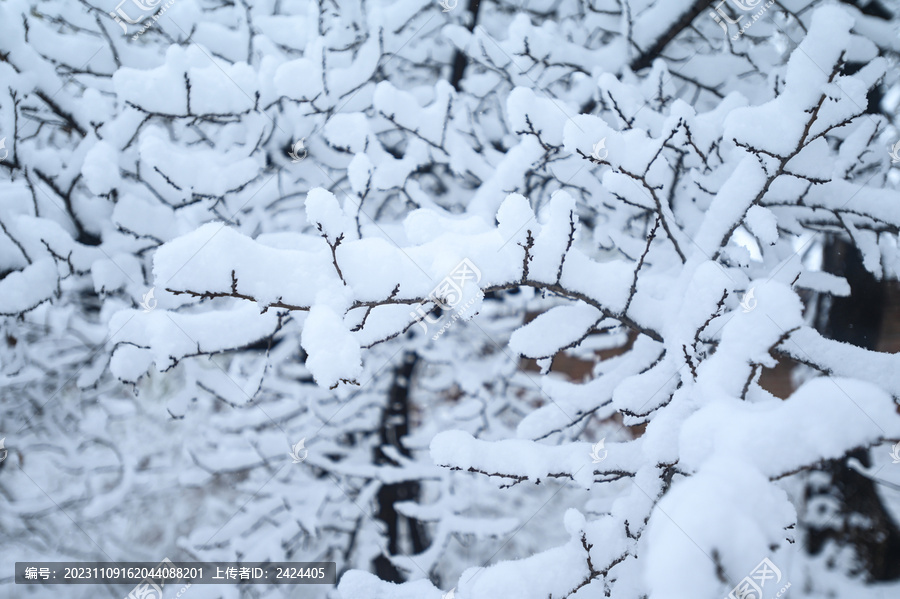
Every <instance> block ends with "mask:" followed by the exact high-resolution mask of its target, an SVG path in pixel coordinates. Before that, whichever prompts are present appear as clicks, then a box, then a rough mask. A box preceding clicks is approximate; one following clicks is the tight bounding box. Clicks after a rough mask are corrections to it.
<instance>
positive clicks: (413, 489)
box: [372, 353, 428, 583]
mask: <svg viewBox="0 0 900 599" xmlns="http://www.w3.org/2000/svg"><path fill="white" fill-rule="evenodd" d="M417 361H418V356H416V354H415V353H406V354H405V355H404V357H403V361H402V362H401V363H400V365H399V366H397V367H396V368H395V369H394V382H393V383H392V385H391V389H390V391H389V392H388V403H387V406H385V408H384V412H383V413H382V417H381V444H380V446H379V447H377V448H376V449H375V464H378V465H384V464H390V465H393V466H399V464H397V463H396V462H395V461H394V460H392V459H391V458H390V457H389V456H387V455H385V453H384V451H382V449H381V448H382V447H384V446H386V445H389V446H391V447H394V448H396V449H397V451H398V452H400V454H401V455H404V456H409V455H410V453H409V450H408V449H406V447H405V446H404V445H403V443H402V441H401V439H402V438H403V436H404V435H406V434H407V433H408V432H409V408H410V405H409V404H410V401H409V388H410V384H411V382H412V375H413V371H414V370H415V367H416V362H417ZM418 497H419V483H417V482H415V481H406V482H401V483H396V484H391V485H382V487H381V489H380V490H379V491H378V496H377V500H378V513H377V514H376V515H375V517H376V518H378V519H379V520H381V521H382V522H384V524H385V527H386V531H387V534H386V536H387V540H388V546H387V551H388V553H389V554H390V555H402V554H405V553H406V552H407V551H408V550H411V551H412V552H413V553H420V552H422V551H424V550H425V548H426V547H427V546H428V541H427V535H426V531H425V527H424V525H423V524H422V523H421V522H419V521H418V520H412V519H409V518H405V517H404V516H401V515H400V514H398V513H397V511H396V509H395V508H394V504H395V503H396V502H398V501H415V500H416V499H418ZM402 525H405V526H402ZM404 547H406V548H407V549H404ZM372 565H373V567H374V570H375V574H376V575H377V576H378V577H379V578H381V579H382V580H387V581H389V582H395V583H397V582H403V581H404V577H403V574H402V573H401V572H400V571H399V570H398V569H397V568H396V567H395V566H394V564H392V563H391V562H390V560H389V559H388V558H387V556H385V555H379V556H378V557H377V558H375V560H374V561H373V564H372Z"/></svg>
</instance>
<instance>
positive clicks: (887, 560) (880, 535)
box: [805, 238, 900, 580]
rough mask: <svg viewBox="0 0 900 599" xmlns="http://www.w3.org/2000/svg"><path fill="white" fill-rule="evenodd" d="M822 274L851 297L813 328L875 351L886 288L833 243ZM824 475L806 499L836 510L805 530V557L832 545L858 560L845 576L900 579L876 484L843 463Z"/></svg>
mask: <svg viewBox="0 0 900 599" xmlns="http://www.w3.org/2000/svg"><path fill="white" fill-rule="evenodd" d="M823 269H824V270H825V271H826V272H830V273H833V274H836V275H839V276H843V277H845V278H846V279H847V282H848V283H849V284H850V289H851V295H850V296H849V297H840V298H831V299H823V300H820V304H819V308H820V310H819V313H820V314H821V315H822V317H821V318H820V322H819V323H818V325H817V328H819V330H820V331H821V332H822V333H823V334H824V335H826V336H827V337H830V338H832V339H835V340H837V341H844V342H846V343H852V344H853V345H857V346H859V347H864V348H866V349H871V350H874V349H875V347H876V345H877V344H878V337H879V333H880V331H881V325H882V315H883V313H884V308H885V293H886V289H885V283H884V282H883V281H879V280H877V279H876V278H875V277H874V276H873V275H872V274H871V273H870V272H868V271H867V270H866V269H865V267H864V266H863V263H862V257H861V256H860V254H859V251H858V250H857V249H856V248H855V247H854V246H852V245H851V244H849V243H847V242H846V241H843V240H841V239H837V238H835V239H832V240H830V241H829V242H828V243H827V244H826V246H825V252H824V264H823ZM829 302H830V305H829ZM849 457H850V458H856V459H858V460H859V461H860V462H861V463H862V464H863V466H865V467H867V468H868V467H869V466H870V464H871V462H870V459H869V452H868V450H859V451H856V452H853V453H851V454H850V455H849ZM824 471H825V472H826V473H827V474H828V476H829V478H830V481H828V482H827V483H825V484H822V485H819V484H810V485H808V486H807V488H806V493H805V495H806V497H805V499H806V500H807V502H808V501H809V500H812V499H814V498H816V497H822V496H828V497H830V498H831V499H833V500H835V502H836V504H837V505H838V513H837V515H836V516H835V517H833V518H832V519H831V521H829V522H825V523H824V524H823V525H822V526H821V527H820V528H817V527H814V526H810V525H807V546H808V548H809V552H810V553H811V554H812V555H816V554H818V553H819V552H821V551H822V550H823V549H824V548H825V545H826V544H827V542H828V541H834V542H835V543H836V544H837V545H838V546H839V547H851V548H852V549H853V550H854V552H855V554H856V557H857V560H858V561H857V564H856V565H855V566H854V568H853V569H852V570H851V571H850V572H849V574H851V575H853V574H864V575H865V576H866V577H867V578H868V579H869V580H895V579H897V578H900V529H898V527H897V523H896V522H894V520H893V519H892V518H891V515H890V514H889V513H888V512H887V510H886V509H885V507H884V505H883V504H882V502H881V499H880V498H879V496H878V493H877V492H876V489H875V483H874V482H872V481H871V480H870V479H868V478H866V477H865V476H863V475H861V474H859V473H858V472H856V471H855V470H853V469H851V468H849V467H848V466H847V459H841V460H833V461H830V462H829V463H828V464H826V466H825V468H824Z"/></svg>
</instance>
